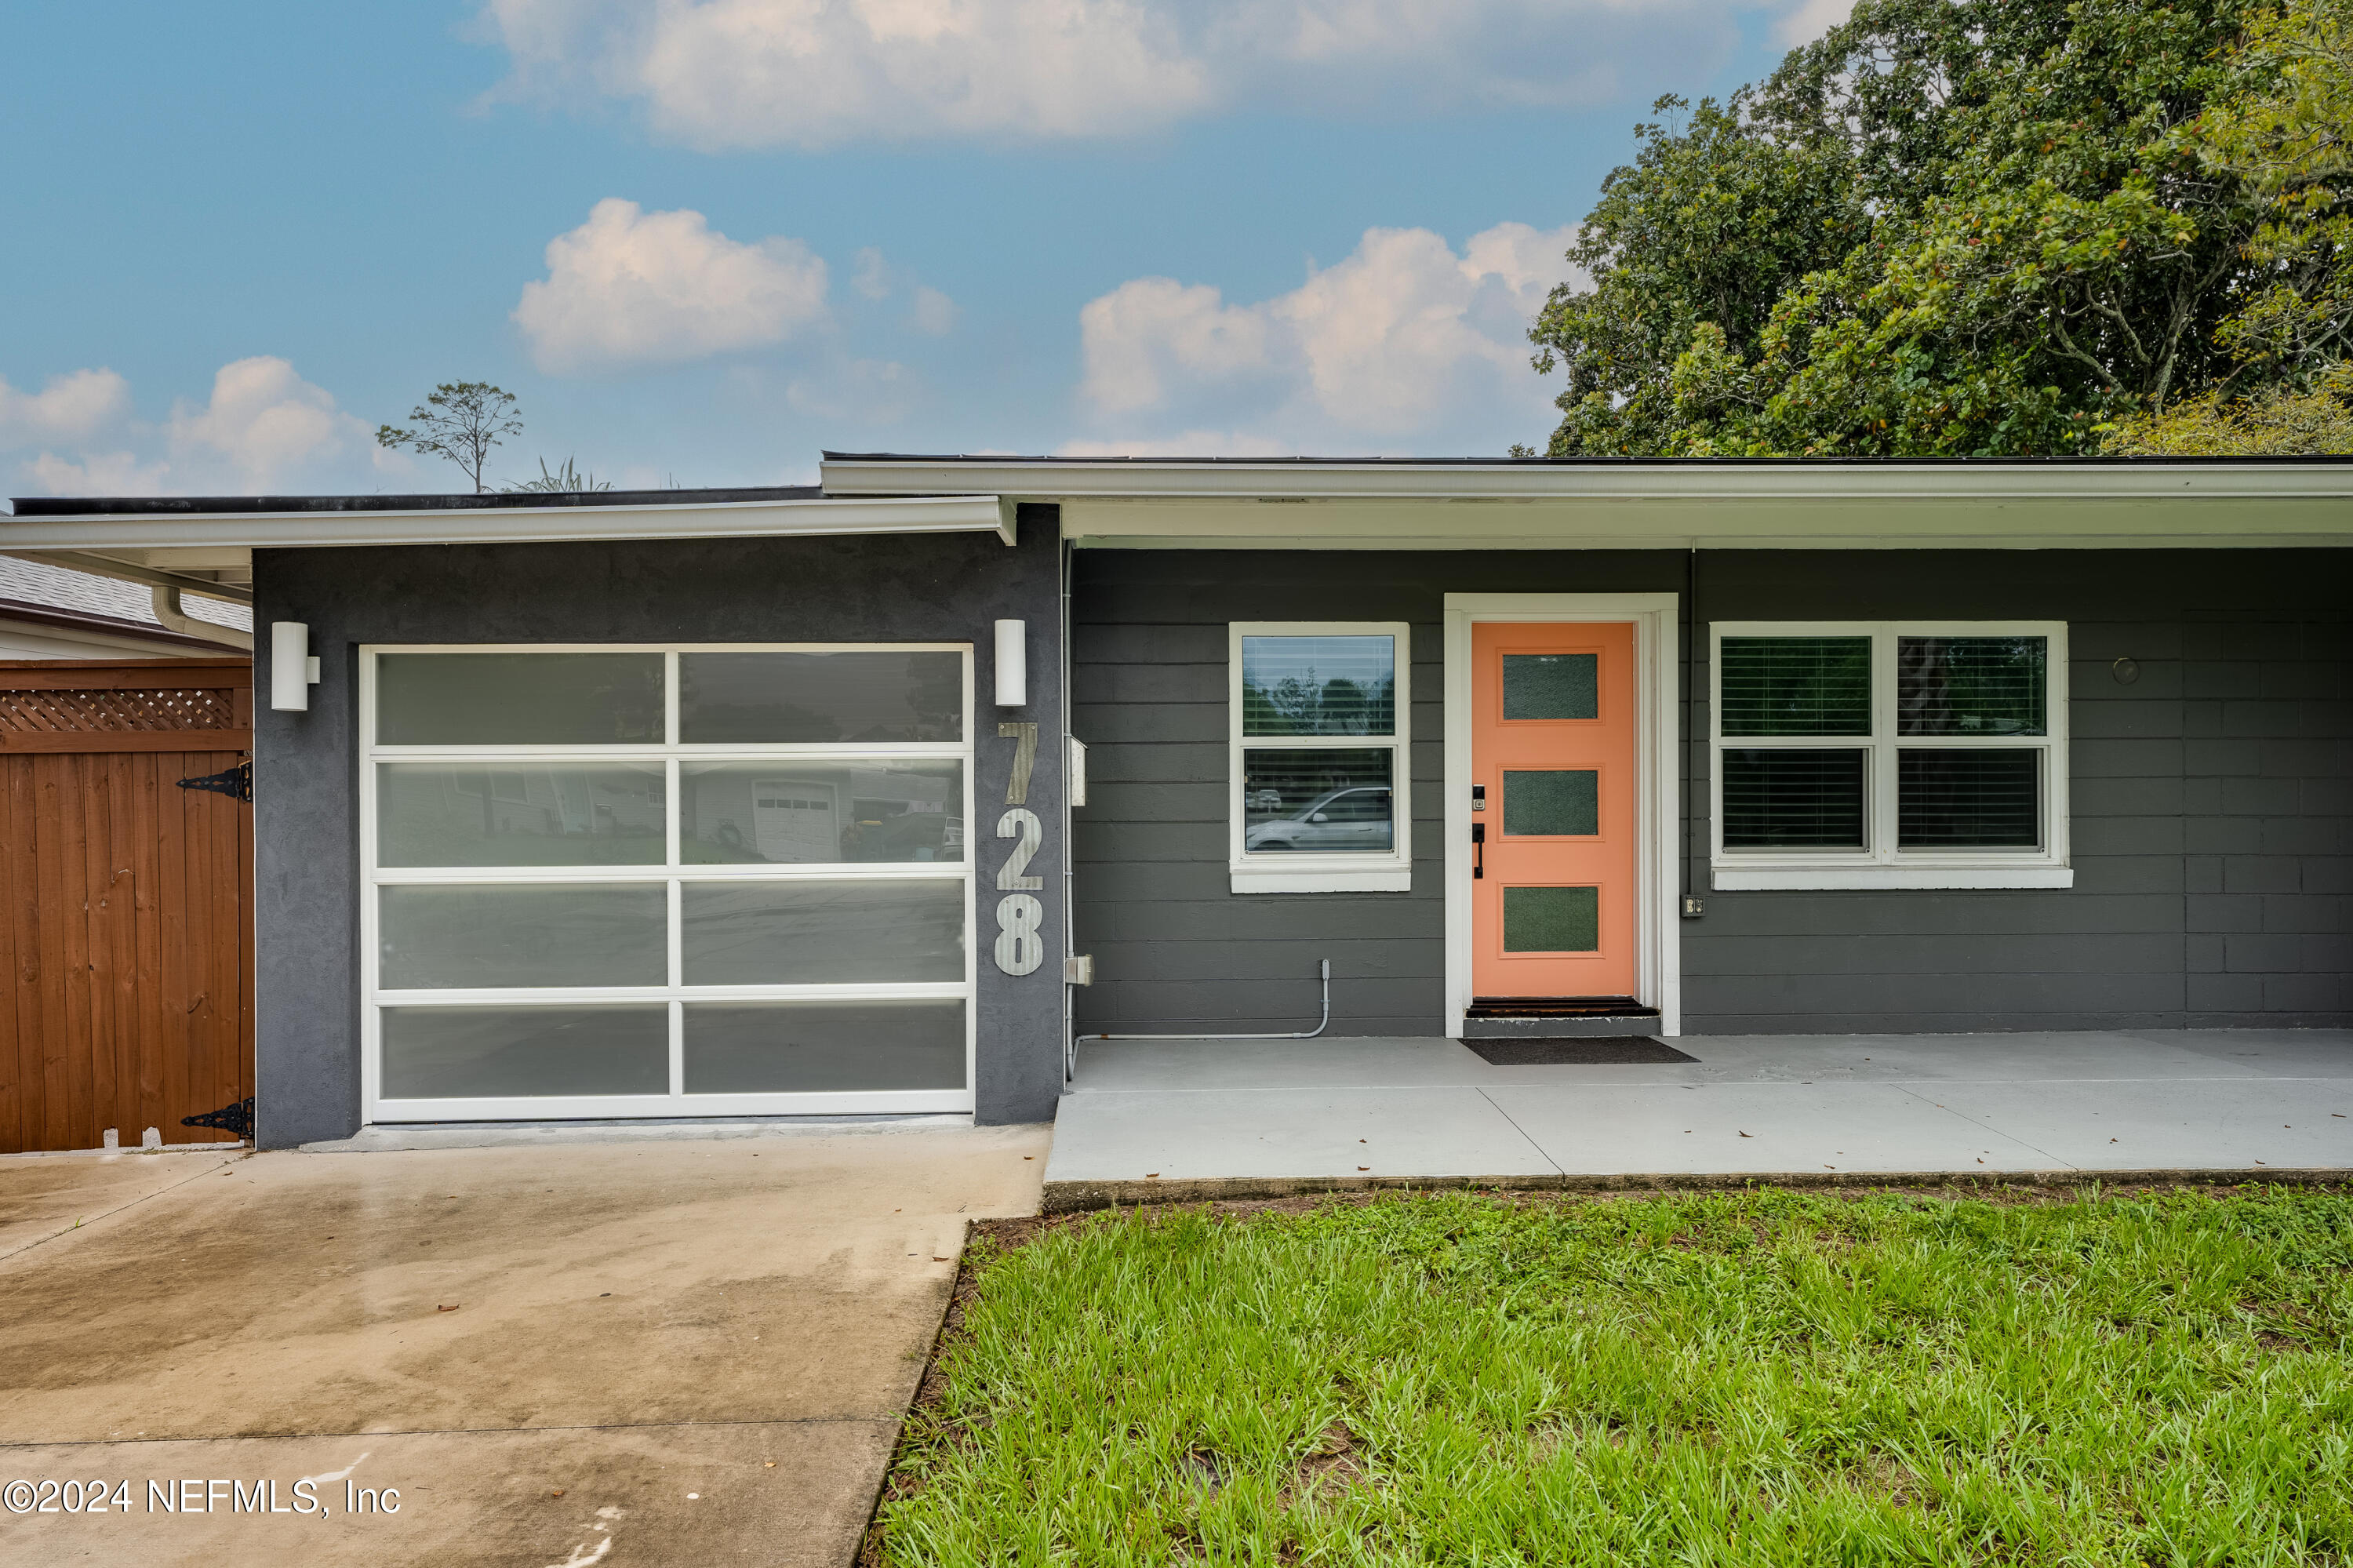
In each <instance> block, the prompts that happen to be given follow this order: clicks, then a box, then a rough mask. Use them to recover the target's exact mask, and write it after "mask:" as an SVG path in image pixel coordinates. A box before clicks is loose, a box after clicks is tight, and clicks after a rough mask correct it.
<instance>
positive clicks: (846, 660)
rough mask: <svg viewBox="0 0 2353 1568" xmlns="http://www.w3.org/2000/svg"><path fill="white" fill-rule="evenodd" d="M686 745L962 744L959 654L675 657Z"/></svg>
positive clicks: (961, 663)
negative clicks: (956, 742) (677, 660)
mask: <svg viewBox="0 0 2353 1568" xmlns="http://www.w3.org/2000/svg"><path fill="white" fill-rule="evenodd" d="M678 682H679V684H678V738H679V739H680V740H681V742H683V743H684V744H686V745H688V746H709V745H775V746H812V745H826V744H834V743H846V742H864V743H867V744H893V743H899V742H904V741H958V740H962V739H963V738H964V655H963V654H961V653H943V652H894V651H888V650H883V651H871V652H870V651H860V652H842V653H683V654H681V655H680V656H679V662H678Z"/></svg>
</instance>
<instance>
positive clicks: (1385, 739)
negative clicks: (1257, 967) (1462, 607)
mask: <svg viewBox="0 0 2353 1568" xmlns="http://www.w3.org/2000/svg"><path fill="white" fill-rule="evenodd" d="M1407 630H1408V629H1407V627H1406V626H1405V624H1404V623H1403V622H1400V621H1377V622H1336V621H1311V622H1281V623H1277V622H1250V621H1236V622H1234V623H1233V624H1232V625H1231V627H1230V628H1229V648H1228V661H1229V703H1228V707H1229V742H1228V748H1227V749H1228V758H1227V761H1228V764H1229V774H1228V777H1229V779H1230V785H1229V789H1230V791H1231V794H1230V800H1229V803H1228V814H1229V833H1230V852H1229V856H1230V861H1231V871H1232V877H1233V882H1232V885H1233V890H1234V891H1235V892H1236V893H1339V892H1360V893H1365V892H1391V893H1402V892H1405V891H1407V890H1409V888H1410V887H1411V886H1412V884H1413V851H1412V845H1411V843H1410V842H1409V840H1410V836H1411V835H1410V832H1409V827H1410V821H1409V818H1410V812H1409V789H1408V779H1407V767H1408V758H1409V756H1410V753H1409V750H1408V747H1407V739H1408V737H1407V733H1406V729H1407V718H1408V713H1407V691H1406V680H1405V677H1406V673H1407V672H1408V670H1409V668H1410V658H1411V654H1410V651H1409V647H1408V645H1407Z"/></svg>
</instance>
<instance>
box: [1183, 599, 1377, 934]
mask: <svg viewBox="0 0 2353 1568" xmlns="http://www.w3.org/2000/svg"><path fill="white" fill-rule="evenodd" d="M1412 634H1413V629H1412V627H1410V626H1409V625H1408V624H1407V623H1406V622H1404V621H1402V620H1236V621H1229V622H1228V623H1227V627H1226V822H1227V852H1226V854H1227V869H1228V872H1229V875H1230V877H1231V885H1232V888H1233V891H1235V892H1236V893H1409V892H1411V891H1412V890H1413V736H1412V734H1411V729H1412V724H1413V720H1412V708H1413V640H1412ZM1245 637H1388V638H1392V639H1394V640H1395V641H1394V643H1393V646H1394V647H1395V648H1396V650H1397V677H1396V679H1397V687H1396V704H1395V705H1396V708H1397V733H1396V734H1394V735H1287V736H1271V735H1264V736H1250V737H1249V739H1248V740H1247V741H1245V739H1244V738H1243V736H1242V639H1243V638H1245ZM1384 747H1387V748H1388V749H1389V750H1391V751H1392V753H1393V754H1394V755H1393V758H1392V760H1391V762H1390V764H1389V789H1390V791H1391V793H1390V806H1391V810H1393V811H1394V812H1395V813H1396V818H1395V824H1394V832H1392V834H1391V836H1390V843H1389V849H1388V853H1385V854H1366V853H1325V854H1302V853H1281V854H1267V853H1258V854H1252V853H1249V852H1248V851H1246V850H1244V849H1243V848H1242V838H1243V833H1244V831H1245V824H1244V821H1243V817H1244V813H1243V810H1242V753H1243V751H1244V750H1245V749H1249V750H1253V751H1327V750H1328V751H1374V750H1378V749H1381V748H1384Z"/></svg>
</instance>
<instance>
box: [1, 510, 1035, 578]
mask: <svg viewBox="0 0 2353 1568" xmlns="http://www.w3.org/2000/svg"><path fill="white" fill-rule="evenodd" d="M983 532H987V533H994V534H995V535H997V536H998V537H999V538H1001V539H1003V540H1004V541H1005V542H1006V543H1007V544H1008V545H1010V544H1012V543H1013V542H1014V503H1013V502H1012V501H1011V500H1010V499H1008V498H1007V497H1004V496H998V495H973V494H969V493H966V494H959V495H931V496H912V497H902V496H890V497H864V496H848V497H837V496H818V497H812V498H810V499H807V500H799V501H715V502H713V501H706V502H680V503H656V504H650V505H643V506H468V507H425V508H420V509H417V510H415V511H406V512H396V511H383V512H357V511H354V512H196V513H165V514H151V513H126V514H93V515H90V516H80V517H6V516H0V550H6V551H8V552H10V553H12V554H13V553H16V552H18V551H37V550H142V551H144V550H159V549H161V550H175V549H184V548H199V547H201V548H203V549H206V550H208V551H210V552H213V553H217V552H219V551H221V550H223V549H231V550H251V549H259V548H281V547H303V546H344V545H498V544H544V543H551V542H561V541H570V540H602V539H742V538H776V537H787V538H788V537H792V536H795V535H831V534H972V533H983ZM86 569H87V568H86Z"/></svg>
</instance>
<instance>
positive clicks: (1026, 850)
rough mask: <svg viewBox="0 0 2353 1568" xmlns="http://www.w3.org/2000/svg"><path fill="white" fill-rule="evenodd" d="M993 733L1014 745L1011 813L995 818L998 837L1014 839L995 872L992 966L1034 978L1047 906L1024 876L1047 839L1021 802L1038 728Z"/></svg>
mask: <svg viewBox="0 0 2353 1568" xmlns="http://www.w3.org/2000/svg"><path fill="white" fill-rule="evenodd" d="M997 733H998V734H999V735H1001V736H1004V737H1005V738H1007V739H1008V740H1013V741H1017V742H1018V743H1019V744H1018V747H1016V750H1015V761H1014V768H1013V778H1012V779H1011V782H1010V785H1009V787H1008V789H1006V791H1005V797H1006V803H1007V805H1008V806H1009V807H1010V808H1011V809H1010V810H1008V811H1007V812H1006V813H1005V815H1003V816H1001V817H999V818H997V837H998V838H1000V839H1012V840H1014V841H1015V843H1014V845H1013V853H1010V854H1008V855H1007V856H1006V857H1005V863H1004V864H1003V865H1001V866H999V867H997V891H998V892H1000V893H1002V894H1004V895H1005V896H1004V897H1002V898H1000V899H998V900H997V948H996V951H995V954H994V956H995V958H996V959H997V968H998V969H1003V970H1004V971H1005V972H1006V973H1007V974H1009V975H1026V974H1033V973H1035V972H1036V971H1037V969H1038V966H1039V964H1042V963H1044V962H1045V961H1046V933H1045V931H1044V929H1043V927H1044V926H1045V922H1046V906H1044V905H1043V904H1040V903H1039V902H1038V900H1037V898H1036V897H1035V896H1033V895H1032V892H1031V890H1032V889H1037V888H1042V887H1044V886H1045V885H1046V879H1045V878H1044V877H1042V876H1032V875H1030V874H1029V862H1030V861H1031V860H1032V859H1033V858H1034V857H1035V856H1036V855H1037V853H1038V846H1039V843H1041V842H1044V840H1045V837H1046V827H1045V824H1044V823H1042V822H1040V821H1039V820H1038V813H1037V812H1035V811H1033V810H1029V807H1028V806H1027V805H1026V804H1025V803H1024V802H1026V801H1027V800H1029V771H1030V767H1031V764H1032V762H1033V759H1034V758H1036V756H1037V747H1038V726H1036V725H1034V724H1006V725H1000V726H997Z"/></svg>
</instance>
